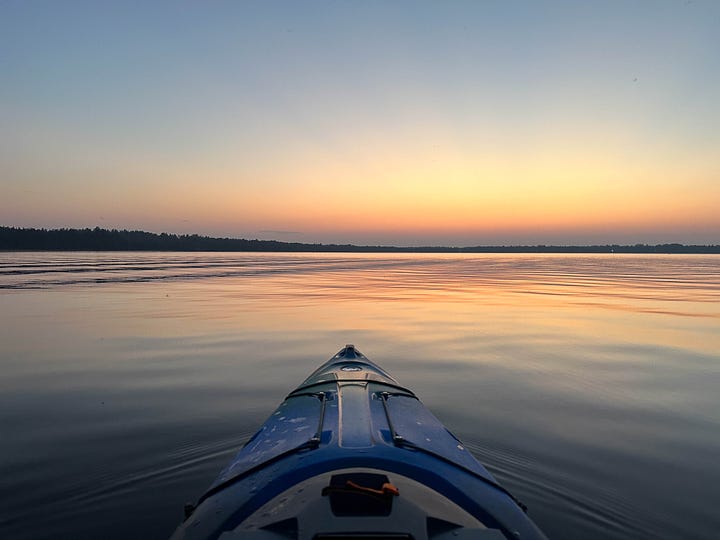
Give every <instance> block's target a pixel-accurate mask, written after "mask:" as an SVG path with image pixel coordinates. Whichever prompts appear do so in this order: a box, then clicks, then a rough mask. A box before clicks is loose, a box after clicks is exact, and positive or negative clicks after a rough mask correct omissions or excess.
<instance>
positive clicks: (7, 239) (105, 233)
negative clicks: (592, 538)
mask: <svg viewBox="0 0 720 540" xmlns="http://www.w3.org/2000/svg"><path fill="white" fill-rule="evenodd" d="M0 250H2V251H278V252H348V253H349V252H363V253H372V252H375V253H720V245H706V246H705V245H684V244H655V245H649V244H634V245H618V244H607V245H588V246H551V245H536V246H472V247H444V246H426V247H399V246H356V245H352V244H303V243H299V242H279V241H276V240H246V239H241V238H212V237H209V236H200V235H197V234H182V235H180V234H168V233H162V234H157V233H151V232H145V231H127V230H122V231H120V230H117V229H111V230H110V229H101V228H100V227H95V228H94V229H33V228H17V227H0Z"/></svg>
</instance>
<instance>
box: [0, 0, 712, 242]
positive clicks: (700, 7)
mask: <svg viewBox="0 0 720 540" xmlns="http://www.w3.org/2000/svg"><path fill="white" fill-rule="evenodd" d="M0 225H11V226H27V227H94V226H96V225H97V226H101V227H108V228H129V229H143V230H149V231H155V232H162V231H166V232H176V233H200V234H208V235H212V236H232V237H243V238H265V239H277V240H284V241H300V242H341V243H345V242H351V243H356V244H395V245H441V244H442V245H479V244H482V245H488V244H536V243H547V244H549V243H559V244H577V243H636V242H647V243H661V242H683V243H692V244H706V243H714V244H717V243H720V2H718V1H716V0H691V1H687V0H679V1H674V0H652V1H631V0H623V1H617V2H614V1H597V2H577V1H566V2H540V1H527V2H523V1H507V0H498V1H483V0H474V1H433V2H402V1H386V2H375V1H359V2H350V1H340V0H337V1H332V2H331V1H326V2H304V1H303V2H299V1H288V2H276V1H257V2H241V1H238V2H188V1H177V2H130V1H118V2H98V1H94V0H92V1H87V2H75V1H63V2H50V1H47V2H40V1H24V0H5V1H3V2H1V3H0Z"/></svg>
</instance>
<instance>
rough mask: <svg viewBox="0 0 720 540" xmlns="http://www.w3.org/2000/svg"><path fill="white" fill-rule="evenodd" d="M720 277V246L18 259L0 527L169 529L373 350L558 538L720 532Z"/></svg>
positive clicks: (5, 288) (2, 421)
mask: <svg viewBox="0 0 720 540" xmlns="http://www.w3.org/2000/svg"><path fill="white" fill-rule="evenodd" d="M719 270H720V258H718V257H713V256H657V255H652V256H630V255H622V256H601V255H590V256H571V255H562V256H552V255H541V256H538V255H512V256H507V255H491V254H488V255H409V254H408V255H405V254H403V255H379V256H378V255H369V254H340V255H337V254H333V255H326V254H302V255H296V254H283V255H277V254H206V253H205V254H177V253H175V254H172V253H171V254H166V253H147V254H143V253H141V254H138V253H111V254H107V253H75V254H62V253H52V254H48V253H3V254H0V289H2V290H1V291H0V307H1V309H0V323H1V324H0V343H2V356H1V362H2V365H1V367H2V377H1V378H0V427H2V428H3V432H4V433H12V434H13V436H12V437H10V438H6V440H5V442H4V443H3V445H2V446H1V447H0V458H2V459H0V469H1V470H0V473H2V474H3V478H4V482H3V483H2V485H0V496H2V499H3V500H4V501H8V502H7V503H6V504H5V505H4V508H3V509H2V510H1V511H0V532H2V531H3V529H4V534H3V536H5V537H13V538H43V537H44V538H51V537H69V536H73V537H77V538H83V537H84V538H97V537H103V538H114V537H117V538H121V537H127V536H130V537H133V536H143V537H148V538H162V537H165V536H166V535H168V534H169V532H170V531H171V530H172V528H173V527H174V525H175V524H176V522H177V521H178V520H179V519H180V515H181V510H182V505H183V503H184V502H185V501H186V500H192V499H194V498H195V497H196V496H197V495H198V494H199V492H201V491H202V490H203V489H204V488H205V487H206V486H207V485H208V484H209V483H210V481H211V480H212V479H213V478H214V476H215V474H216V473H217V472H218V471H219V469H220V468H221V467H222V465H224V462H225V461H226V460H227V459H228V458H229V457H230V455H232V454H233V453H234V451H235V449H236V448H237V447H238V446H239V445H240V444H242V442H243V441H244V439H245V438H247V437H248V436H249V434H250V433H252V432H253V430H254V429H255V428H256V427H257V426H258V425H259V424H260V422H261V421H262V420H263V419H264V417H265V416H266V415H267V414H269V412H270V411H271V410H272V408H273V407H274V406H275V405H276V404H277V402H278V401H279V400H280V399H281V398H282V397H283V396H284V394H285V393H286V392H287V391H288V390H289V389H290V388H291V387H294V386H295V385H296V384H297V383H298V382H299V381H300V380H301V379H303V378H304V377H305V376H306V375H307V374H308V373H309V372H310V371H311V370H312V369H313V368H314V367H316V366H317V364H319V363H320V362H321V361H324V360H325V359H326V358H327V357H329V356H330V355H332V354H333V353H334V352H335V351H336V349H338V348H339V347H340V346H342V345H343V344H344V343H347V342H354V343H355V344H356V345H358V347H359V348H360V349H361V350H362V351H363V352H364V353H365V354H367V355H368V356H369V357H370V358H372V359H373V360H376V361H378V362H379V363H380V364H381V365H382V366H383V367H385V368H386V369H388V371H390V372H391V373H392V374H393V375H394V376H395V377H396V378H398V379H399V380H400V381H401V382H402V383H404V384H406V385H408V386H410V387H411V388H413V389H415V390H416V391H417V393H418V394H419V395H420V397H421V398H422V399H423V401H424V402H425V403H426V404H427V405H428V407H430V408H431V409H432V410H433V411H434V412H435V413H436V414H437V415H438V416H439V417H440V418H441V420H443V421H444V422H445V423H446V424H447V425H448V426H449V427H450V428H451V429H453V430H454V431H455V432H456V434H457V435H458V436H459V437H460V438H461V439H463V441H464V442H465V443H466V445H467V446H468V447H469V448H470V449H471V450H472V451H474V452H475V453H476V455H477V456H478V457H479V458H480V459H481V460H482V461H483V462H485V463H486V464H487V465H488V466H489V468H490V469H491V470H492V471H493V472H495V473H497V475H498V477H499V478H500V480H501V481H503V482H505V483H506V484H507V485H508V487H509V488H511V490H513V491H514V492H516V494H517V495H518V496H519V497H520V498H521V499H523V501H524V502H526V503H527V504H528V505H529V507H530V511H531V514H532V516H533V519H535V520H536V521H537V522H538V523H540V524H541V526H542V527H543V528H544V529H545V530H546V531H547V532H548V533H549V534H550V536H551V537H552V538H556V539H561V538H568V539H569V538H589V539H595V538H597V539H600V538H611V539H612V538H616V539H630V538H633V539H635V538H683V537H687V538H703V537H706V538H711V537H713V535H714V531H716V530H719V529H720V522H718V517H717V515H718V514H717V512H716V510H715V507H716V505H715V504H714V502H717V501H720V490H719V488H718V486H720V472H719V470H718V467H717V465H716V463H715V462H716V459H717V458H716V456H717V455H719V454H720V429H718V428H719V427H720V398H718V393H717V388H718V387H719V383H720V362H719V360H720V359H719V358H718V351H719V350H720V309H719V308H718V306H720V303H719V302H718V300H720V271H719ZM678 494H683V496H682V497H680V496H678ZM150 508H152V509H153V511H152V512H150V511H148V509H150Z"/></svg>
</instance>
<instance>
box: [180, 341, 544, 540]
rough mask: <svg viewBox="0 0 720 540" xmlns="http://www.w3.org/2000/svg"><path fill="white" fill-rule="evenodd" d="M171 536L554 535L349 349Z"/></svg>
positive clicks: (288, 405) (435, 538)
mask: <svg viewBox="0 0 720 540" xmlns="http://www.w3.org/2000/svg"><path fill="white" fill-rule="evenodd" d="M185 510H186V511H185V514H186V519H185V521H184V522H183V523H182V524H181V525H180V527H178V529H177V530H176V531H175V534H174V535H173V537H172V538H173V539H175V540H180V539H186V540H191V539H203V540H205V539H221V540H231V539H236V538H248V539H256V540H283V539H297V540H335V539H341V538H342V539H358V538H363V539H390V538H392V539H396V540H400V539H408V540H409V539H414V540H425V539H427V540H443V539H448V540H449V539H456V538H459V539H460V540H462V539H480V540H481V539H493V538H508V539H514V540H517V539H526V540H542V539H545V538H546V537H545V536H544V535H543V533H542V532H541V531H540V530H539V529H538V528H537V526H535V524H534V523H533V522H532V521H531V520H530V519H529V518H528V517H527V515H526V508H525V506H524V505H523V504H522V503H520V502H519V501H518V500H517V499H515V498H514V497H513V496H512V495H511V494H510V492H508V491H507V490H506V489H505V488H503V487H502V486H501V485H500V484H498V483H497V481H496V480H495V479H494V478H493V476H492V475H491V474H490V473H489V472H488V471H487V469H485V467H483V466H482V465H481V464H480V463H479V462H478V461H477V460H476V459H475V458H474V457H473V456H472V455H471V454H470V452H469V451H468V450H467V449H466V448H465V447H464V446H463V445H462V443H461V442H460V441H459V440H458V439H457V438H456V437H455V436H454V435H452V433H450V432H449V431H448V430H447V429H446V428H445V427H444V426H443V425H442V424H441V423H440V421H438V420H437V418H435V417H434V416H433V415H432V414H431V413H430V411H428V410H427V409H426V408H425V407H424V406H423V404H422V403H421V402H420V401H419V400H418V398H417V397H416V396H415V394H413V392H411V391H410V390H408V389H407V388H404V387H402V386H400V385H399V384H398V382H397V381H395V379H393V378H392V377H391V376H390V375H388V374H387V373H386V372H385V371H384V370H382V369H381V368H380V367H379V366H377V365H376V364H374V363H373V362H371V361H370V360H368V359H367V358H366V357H365V356H364V355H363V354H362V353H360V352H359V351H358V350H357V349H356V348H355V347H354V346H353V345H347V346H346V347H345V348H343V349H342V350H341V351H340V352H338V353H337V354H336V355H335V356H333V357H332V358H331V359H330V360H329V361H328V362H326V363H325V364H323V365H322V366H320V368H318V369H317V370H316V371H315V372H313V373H312V374H311V375H310V376H309V377H308V378H307V379H306V380H305V381H304V382H303V383H302V384H301V385H300V386H298V387H297V388H296V389H295V390H293V391H292V392H291V393H290V394H289V395H288V396H287V398H285V401H283V403H282V404H281V405H280V406H279V407H278V408H277V410H276V411H275V412H274V413H273V414H272V415H271V416H270V418H268V420H267V421H266V422H265V423H264V424H263V425H262V427H261V428H260V429H259V430H258V432H257V433H256V434H255V435H253V437H252V438H251V439H250V440H249V441H248V442H247V443H246V444H245V446H244V447H243V448H242V449H241V450H240V452H239V453H238V454H237V456H236V457H235V458H234V459H233V461H232V462H231V463H230V464H229V465H228V466H227V467H226V468H225V469H224V470H223V471H222V472H221V474H220V476H219V477H218V478H217V479H216V480H215V482H214V483H213V484H212V486H211V487H210V489H209V490H208V491H206V492H205V494H203V495H202V497H200V499H199V500H198V502H197V504H196V505H187V506H186V509H185Z"/></svg>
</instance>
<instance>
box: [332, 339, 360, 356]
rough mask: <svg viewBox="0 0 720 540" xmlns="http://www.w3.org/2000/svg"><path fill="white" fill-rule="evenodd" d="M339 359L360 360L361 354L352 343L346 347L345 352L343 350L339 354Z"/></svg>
mask: <svg viewBox="0 0 720 540" xmlns="http://www.w3.org/2000/svg"><path fill="white" fill-rule="evenodd" d="M337 356H338V358H345V359H346V360H348V359H351V358H359V357H360V356H361V355H360V352H359V351H358V350H357V349H356V348H355V345H353V344H352V343H348V344H347V345H345V347H344V348H343V350H341V351H340V352H339V353H337Z"/></svg>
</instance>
